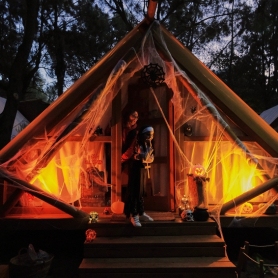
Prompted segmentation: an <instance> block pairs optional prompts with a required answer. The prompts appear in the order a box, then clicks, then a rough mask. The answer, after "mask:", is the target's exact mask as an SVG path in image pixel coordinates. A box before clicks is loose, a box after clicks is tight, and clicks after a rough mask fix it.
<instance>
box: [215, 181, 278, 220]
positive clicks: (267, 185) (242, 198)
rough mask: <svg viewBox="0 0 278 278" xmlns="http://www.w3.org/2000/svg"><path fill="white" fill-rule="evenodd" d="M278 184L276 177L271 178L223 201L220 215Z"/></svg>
mask: <svg viewBox="0 0 278 278" xmlns="http://www.w3.org/2000/svg"><path fill="white" fill-rule="evenodd" d="M277 185H278V177H275V178H272V179H270V180H268V181H266V182H265V183H263V184H261V185H260V186H257V187H254V188H253V189H251V190H249V191H247V192H245V193H243V194H241V195H240V196H237V197H236V198H234V199H232V200H230V201H229V202H227V203H225V204H224V205H223V206H222V208H221V211H220V215H223V214H225V213H226V212H227V211H228V210H229V209H232V208H234V207H237V206H239V205H241V204H243V203H245V202H247V201H248V200H251V199H253V198H254V197H256V196H258V195H260V194H262V193H264V192H266V191H267V190H269V189H271V188H274V187H277Z"/></svg>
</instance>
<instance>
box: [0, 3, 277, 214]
mask: <svg viewBox="0 0 278 278" xmlns="http://www.w3.org/2000/svg"><path fill="white" fill-rule="evenodd" d="M150 3H152V1H151V2H150ZM150 19H151V20H150ZM152 19H153V18H152V17H151V16H147V17H146V18H145V19H144V20H143V21H142V22H141V23H140V24H139V25H138V26H136V27H135V28H134V29H133V30H132V31H131V32H130V33H128V34H127V35H126V36H125V37H124V38H123V39H122V40H121V41H120V42H119V43H118V44H117V45H116V46H115V47H114V48H113V49H112V50H111V51H110V52H109V53H107V54H106V55H105V56H104V57H103V58H102V59H101V60H100V61H99V62H98V63H97V64H96V65H94V66H93V67H92V68H91V69H90V70H89V71H88V72H87V73H85V74H84V75H83V76H82V77H81V78H80V79H79V80H77V81H76V82H75V83H74V84H73V85H72V86H71V87H70V88H69V89H68V90H67V91H66V92H65V93H64V94H63V95H62V96H61V97H59V98H58V99H57V100H56V101H55V102H54V103H52V104H51V105H50V106H49V107H48V108H47V109H45V110H44V111H43V112H42V113H41V114H40V115H39V116H38V117H37V118H36V119H35V120H34V121H33V122H32V123H31V124H30V125H29V126H27V127H26V128H25V129H24V130H23V131H22V132H21V133H20V134H19V135H18V136H17V137H16V138H14V140H12V141H11V142H10V143H9V144H8V145H7V146H6V147H4V148H3V149H2V150H1V151H0V161H1V167H0V174H1V177H2V178H4V179H5V180H6V181H8V183H9V185H12V186H13V187H14V188H15V191H14V192H13V193H12V194H11V195H10V196H7V200H6V202H5V203H4V204H3V209H2V210H3V211H4V212H6V213H8V211H9V209H10V208H11V206H12V205H13V204H14V203H15V201H14V200H17V199H18V198H20V196H21V194H22V192H24V191H27V192H29V193H30V194H34V195H35V196H37V197H39V198H41V199H42V200H44V201H46V202H48V203H50V204H52V205H54V206H56V207H58V208H60V209H61V210H63V211H65V212H67V213H69V214H70V215H72V216H74V217H83V216H84V215H85V214H83V213H82V211H83V209H84V207H86V206H96V205H100V206H106V205H109V204H111V203H113V202H116V201H117V200H119V199H120V198H121V190H122V184H121V161H120V156H121V155H120V154H121V117H122V114H123V112H124V111H125V110H126V109H127V108H128V107H133V108H135V109H137V110H138V112H139V115H140V121H141V124H144V123H148V124H152V125H153V127H154V129H155V155H156V157H155V162H154V164H153V166H152V168H151V190H150V192H151V193H150V195H151V196H150V195H149V196H148V197H147V201H146V205H148V206H149V207H150V208H151V209H157V210H175V209H177V207H179V206H180V205H182V201H183V198H184V197H185V196H189V199H190V200H191V201H192V203H194V200H195V199H194V198H195V197H194V190H195V189H196V188H194V186H195V183H194V182H195V180H196V175H197V174H196V172H197V166H198V172H199V173H200V171H201V170H202V173H201V176H202V177H203V178H204V182H203V184H202V186H203V187H204V191H205V196H206V202H207V204H209V205H210V207H211V208H212V209H211V211H212V212H214V213H215V215H219V213H220V212H221V213H225V212H226V211H227V210H229V209H231V208H232V207H237V206H240V205H242V204H243V203H245V202H247V201H249V200H254V201H256V202H262V203H264V204H266V206H263V207H261V209H260V211H259V212H263V210H265V209H266V207H267V205H269V204H270V203H272V202H274V201H275V200H276V198H277V184H278V181H277V178H275V176H276V175H277V163H278V161H277V157H278V141H277V133H276V132H275V131H274V130H273V129H272V128H271V127H270V126H269V125H268V124H267V123H266V122H265V121H264V120H263V119H262V118H261V117H260V116H259V115H257V114H256V113H255V112H254V111H253V110H252V109H251V108H250V107H249V106H248V105H247V104H246V103H244V102H243V101H242V100H241V99H240V98H239V97H238V96H237V95H236V94H235V93H234V92H233V91H232V90H231V89H229V88H228V87H227V86H226V85H225V84H224V83H223V82H222V81H221V80H220V79H219V78H218V77H217V76H216V75H215V74H214V73H213V72H212V71H210V70H209V69H208V68H207V67H206V66H205V65H204V64H202V63H201V62H200V61H199V60H198V59H197V58H196V57H195V56H194V55H193V54H192V53H191V52H190V51H189V50H188V49H187V48H186V47H185V46H183V45H182V44H181V43H180V42H179V41H177V39H176V38H174V36H173V35H172V34H170V33H169V32H168V31H167V30H166V29H165V28H164V27H163V26H161V25H160V23H159V22H158V21H155V20H152ZM160 81H161V82H160ZM98 127H100V128H101V129H102V131H103V134H95V131H96V130H97V129H98ZM200 169H201V170H200ZM73 203H78V206H77V207H72V204H73ZM207 204H206V205H207Z"/></svg>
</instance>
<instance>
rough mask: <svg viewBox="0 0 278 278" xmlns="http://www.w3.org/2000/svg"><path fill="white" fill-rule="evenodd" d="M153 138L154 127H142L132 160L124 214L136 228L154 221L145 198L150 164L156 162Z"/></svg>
mask: <svg viewBox="0 0 278 278" xmlns="http://www.w3.org/2000/svg"><path fill="white" fill-rule="evenodd" d="M153 137H154V129H153V127H151V126H144V127H142V128H141V129H140V130H139V132H138V135H137V138H136V139H137V140H136V143H135V145H134V149H133V155H132V158H131V159H132V162H131V167H130V171H129V176H128V186H127V194H126V199H125V206H124V213H125V216H126V217H127V218H128V219H130V221H131V223H132V225H133V226H134V227H141V226H142V225H141V223H140V221H153V219H152V218H151V217H150V216H149V215H147V214H146V213H145V211H144V196H145V194H146V184H147V179H149V178H150V163H152V162H153V161H154V149H153V146H152V140H153Z"/></svg>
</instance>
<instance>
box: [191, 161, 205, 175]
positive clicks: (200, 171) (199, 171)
mask: <svg viewBox="0 0 278 278" xmlns="http://www.w3.org/2000/svg"><path fill="white" fill-rule="evenodd" d="M192 173H193V176H194V177H204V176H205V175H206V169H205V167H204V166H203V165H201V164H196V165H194V166H193V168H192Z"/></svg>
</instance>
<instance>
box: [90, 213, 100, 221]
mask: <svg viewBox="0 0 278 278" xmlns="http://www.w3.org/2000/svg"><path fill="white" fill-rule="evenodd" d="M97 221H98V213H97V212H96V211H91V212H90V216H89V223H96V222H97Z"/></svg>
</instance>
